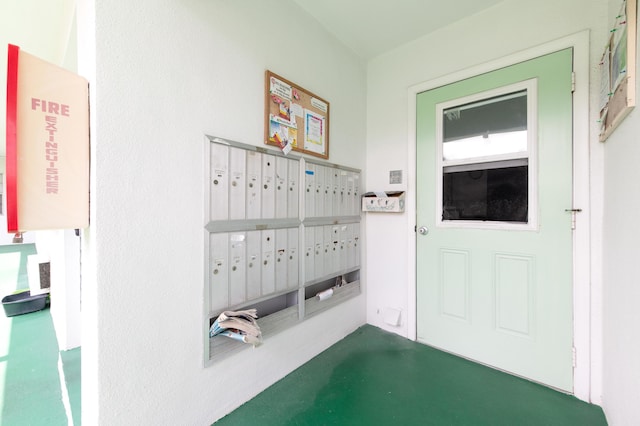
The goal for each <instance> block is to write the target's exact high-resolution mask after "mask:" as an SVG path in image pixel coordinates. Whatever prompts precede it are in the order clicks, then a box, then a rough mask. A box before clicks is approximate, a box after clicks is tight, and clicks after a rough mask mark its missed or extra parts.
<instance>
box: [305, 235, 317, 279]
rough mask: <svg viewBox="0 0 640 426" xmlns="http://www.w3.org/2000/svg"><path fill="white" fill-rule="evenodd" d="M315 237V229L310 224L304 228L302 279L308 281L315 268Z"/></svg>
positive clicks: (312, 276)
mask: <svg viewBox="0 0 640 426" xmlns="http://www.w3.org/2000/svg"><path fill="white" fill-rule="evenodd" d="M315 239H316V231H315V229H313V227H312V226H309V227H306V228H305V229H304V281H305V282H309V281H311V280H313V278H314V276H315V273H316V270H315V261H316V258H315V252H314V246H315Z"/></svg>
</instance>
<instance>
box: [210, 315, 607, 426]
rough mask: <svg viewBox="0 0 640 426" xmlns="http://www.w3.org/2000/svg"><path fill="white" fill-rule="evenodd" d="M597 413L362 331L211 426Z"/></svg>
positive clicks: (591, 416)
mask: <svg viewBox="0 0 640 426" xmlns="http://www.w3.org/2000/svg"><path fill="white" fill-rule="evenodd" d="M606 424H607V422H606V420H605V417H604V414H603V412H602V409H601V408H600V407H598V406H595V405H590V404H586V403H584V402H582V401H579V400H578V399H576V398H574V397H573V396H570V395H565V394H562V393H559V392H556V391H554V390H551V389H549V388H546V387H544V386H540V385H537V384H535V383H531V382H529V381H526V380H523V379H519V378H516V377H513V376H511V375H508V374H505V373H501V372H499V371H497V370H493V369H491V368H487V367H484V366H481V365H479V364H475V363H473V362H470V361H467V360H464V359H462V358H458V357H456V356H453V355H450V354H447V353H444V352H441V351H438V350H436V349H433V348H430V347H428V346H425V345H422V344H419V343H416V342H412V341H410V340H407V339H404V338H402V337H399V336H397V335H395V334H391V333H387V332H384V331H382V330H380V329H378V328H376V327H373V326H363V327H361V328H359V329H358V330H356V331H355V332H354V333H352V334H351V335H349V336H347V337H346V338H345V339H343V340H341V341H340V342H338V343H336V344H335V345H333V346H332V347H331V348H329V349H328V350H326V351H325V352H323V353H321V354H320V355H318V356H317V357H315V358H313V359H312V360H311V361H309V362H308V363H306V364H305V365H303V366H302V367H300V368H298V369H297V370H295V371H294V372H292V373H291V374H289V375H288V376H286V377H285V378H284V379H282V380H280V381H279V382H277V383H276V384H274V385H273V386H271V387H270V388H268V389H267V390H265V391H264V392H262V393H261V394H259V395H258V396H257V397H255V398H254V399H252V400H251V401H249V402H247V403H246V404H244V405H243V406H241V407H240V408H238V409H237V410H235V411H234V412H232V413H231V414H229V415H228V416H226V417H224V418H222V419H220V420H219V421H218V422H216V423H215V425H216V426H227V425H243V426H244V425H260V426H269V425H274V426H275V425H278V426H284V425H304V426H312V425H438V426H456V425H467V426H482V425H487V426H488V425H491V426H500V425H505V426H527V425H531V426H533V425H535V426H541V425H545V426H556V425H557V426H560V425H567V426H591V425H594V426H595V425H606Z"/></svg>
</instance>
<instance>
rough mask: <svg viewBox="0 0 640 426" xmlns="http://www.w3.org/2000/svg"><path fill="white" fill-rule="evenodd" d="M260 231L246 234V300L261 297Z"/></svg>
mask: <svg viewBox="0 0 640 426" xmlns="http://www.w3.org/2000/svg"><path fill="white" fill-rule="evenodd" d="M260 241H261V234H260V231H248V232H247V300H253V299H257V298H258V297H260V296H261V285H260V279H261V277H260V261H261V249H260Z"/></svg>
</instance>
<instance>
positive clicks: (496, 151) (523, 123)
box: [442, 90, 527, 161]
mask: <svg viewBox="0 0 640 426" xmlns="http://www.w3.org/2000/svg"><path fill="white" fill-rule="evenodd" d="M442 120H443V126H442V128H443V144H442V154H443V160H445V161H446V160H461V159H467V158H479V157H486V156H490V155H500V154H511V153H516V152H526V151H527V91H526V90H522V91H519V92H515V93H510V94H507V95H501V96H496V97H493V98H490V99H484V100H482V101H478V102H471V103H468V104H466V105H460V106H456V107H453V108H447V109H445V110H444V111H443V116H442Z"/></svg>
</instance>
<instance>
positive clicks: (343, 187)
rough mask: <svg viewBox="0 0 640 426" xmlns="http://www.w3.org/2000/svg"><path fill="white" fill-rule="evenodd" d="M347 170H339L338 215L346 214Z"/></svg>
mask: <svg viewBox="0 0 640 426" xmlns="http://www.w3.org/2000/svg"><path fill="white" fill-rule="evenodd" d="M347 177H348V176H347V172H346V171H345V170H340V216H344V215H346V214H347Z"/></svg>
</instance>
